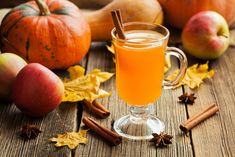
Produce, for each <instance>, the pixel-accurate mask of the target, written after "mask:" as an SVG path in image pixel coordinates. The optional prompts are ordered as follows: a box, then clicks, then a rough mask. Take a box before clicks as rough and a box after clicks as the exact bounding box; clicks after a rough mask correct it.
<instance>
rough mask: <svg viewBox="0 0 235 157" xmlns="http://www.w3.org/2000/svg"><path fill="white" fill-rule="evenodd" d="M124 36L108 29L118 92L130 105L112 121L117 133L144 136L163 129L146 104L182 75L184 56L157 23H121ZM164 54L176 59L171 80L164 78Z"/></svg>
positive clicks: (125, 135)
mask: <svg viewBox="0 0 235 157" xmlns="http://www.w3.org/2000/svg"><path fill="white" fill-rule="evenodd" d="M123 29H124V34H125V36H126V39H120V38H118V34H117V32H116V29H115V28H114V29H113V30H112V32H111V34H112V42H113V45H114V49H115V57H116V85H117V91H118V95H119V96H120V97H121V98H122V99H123V100H124V101H125V102H127V104H128V105H129V106H130V113H129V114H128V115H126V116H124V117H121V118H119V119H118V120H116V121H115V123H114V130H115V131H116V132H117V133H118V134H120V135H121V136H123V137H125V138H128V139H133V140H144V139H150V138H152V133H160V132H161V131H164V129H165V125H164V123H163V122H162V121H161V120H160V119H158V118H157V117H156V116H155V115H152V114H150V113H149V105H150V104H152V103H154V102H155V101H156V100H157V99H159V97H160V96H161V94H162V87H164V88H166V89H170V88H174V87H175V86H176V85H177V84H178V83H179V81H180V80H181V79H182V78H183V76H184V74H185V71H186V68H187V58H186V56H185V54H184V53H183V52H182V51H181V50H180V49H178V48H175V47H167V42H168V39H169V31H168V30H167V28H165V27H163V26H161V25H155V24H150V23H141V22H130V23H126V24H124V25H123ZM165 55H170V56H174V57H176V58H178V59H179V61H180V72H179V74H178V76H177V77H176V78H175V80H173V81H166V80H164V65H165Z"/></svg>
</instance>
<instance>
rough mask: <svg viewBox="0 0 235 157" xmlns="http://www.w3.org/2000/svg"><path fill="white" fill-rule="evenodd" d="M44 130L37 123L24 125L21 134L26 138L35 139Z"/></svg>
mask: <svg viewBox="0 0 235 157" xmlns="http://www.w3.org/2000/svg"><path fill="white" fill-rule="evenodd" d="M41 132H42V131H41V130H40V129H39V128H38V127H37V126H36V125H29V124H27V125H24V126H23V127H22V129H21V132H20V136H21V137H22V138H24V139H26V140H30V139H34V138H36V137H37V136H38V134H39V133H41Z"/></svg>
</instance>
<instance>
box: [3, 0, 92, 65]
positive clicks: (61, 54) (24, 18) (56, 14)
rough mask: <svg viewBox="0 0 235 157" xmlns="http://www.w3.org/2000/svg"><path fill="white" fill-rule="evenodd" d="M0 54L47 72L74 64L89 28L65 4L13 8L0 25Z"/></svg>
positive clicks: (39, 0) (48, 1) (59, 0)
mask: <svg viewBox="0 0 235 157" xmlns="http://www.w3.org/2000/svg"><path fill="white" fill-rule="evenodd" d="M0 35H1V50H2V52H14V53H16V54H18V55H20V56H22V57H23V58H25V59H26V60H28V61H29V62H37V63H41V64H43V65H45V66H46V67H48V68H50V69H63V68H66V67H68V66H71V65H73V64H76V63H78V62H79V61H81V60H82V58H83V57H84V56H85V54H86V53H87V51H88V49H89V47H90V42H91V33H90V27H89V25H88V23H87V22H86V20H85V18H84V17H83V16H82V15H81V13H80V11H79V9H78V8H77V7H76V6H75V5H74V4H73V3H71V2H69V1H67V0H45V1H44V0H35V1H30V2H27V3H24V4H22V5H19V6H17V7H15V8H13V9H12V10H11V11H10V12H9V13H8V14H7V15H6V16H5V17H4V19H3V21H2V24H1V32H0Z"/></svg>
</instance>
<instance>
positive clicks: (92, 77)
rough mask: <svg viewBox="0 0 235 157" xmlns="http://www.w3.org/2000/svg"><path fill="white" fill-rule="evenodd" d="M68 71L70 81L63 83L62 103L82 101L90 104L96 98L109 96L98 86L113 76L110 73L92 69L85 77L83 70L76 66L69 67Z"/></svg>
mask: <svg viewBox="0 0 235 157" xmlns="http://www.w3.org/2000/svg"><path fill="white" fill-rule="evenodd" d="M68 71H69V74H70V79H66V80H65V81H64V88H65V92H64V96H63V100H62V101H63V102H67V101H69V102H77V101H82V100H84V99H86V100H87V101H89V102H92V101H94V100H95V99H97V98H103V97H105V96H109V95H110V93H109V92H106V91H104V90H102V89H100V84H101V83H103V82H105V81H107V80H108V79H110V78H111V77H112V76H113V74H112V73H108V72H101V71H100V70H99V69H94V70H93V71H91V72H90V73H88V74H87V75H84V72H85V70H84V69H83V68H82V67H80V66H78V65H77V66H73V67H70V68H69V69H68ZM71 78H72V79H71Z"/></svg>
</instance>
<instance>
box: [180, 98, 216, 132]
mask: <svg viewBox="0 0 235 157" xmlns="http://www.w3.org/2000/svg"><path fill="white" fill-rule="evenodd" d="M218 111H219V107H218V106H217V105H215V103H213V104H212V105H210V106H208V107H207V108H205V109H204V110H203V111H201V112H199V113H197V114H195V115H194V116H193V117H191V118H189V119H188V120H186V121H185V122H183V123H182V124H180V129H181V130H182V131H183V132H188V131H189V130H191V129H192V128H193V127H195V126H196V125H197V124H199V123H200V122H202V121H204V120H206V119H207V118H209V117H211V116H212V115H214V114H215V113H216V112H218Z"/></svg>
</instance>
